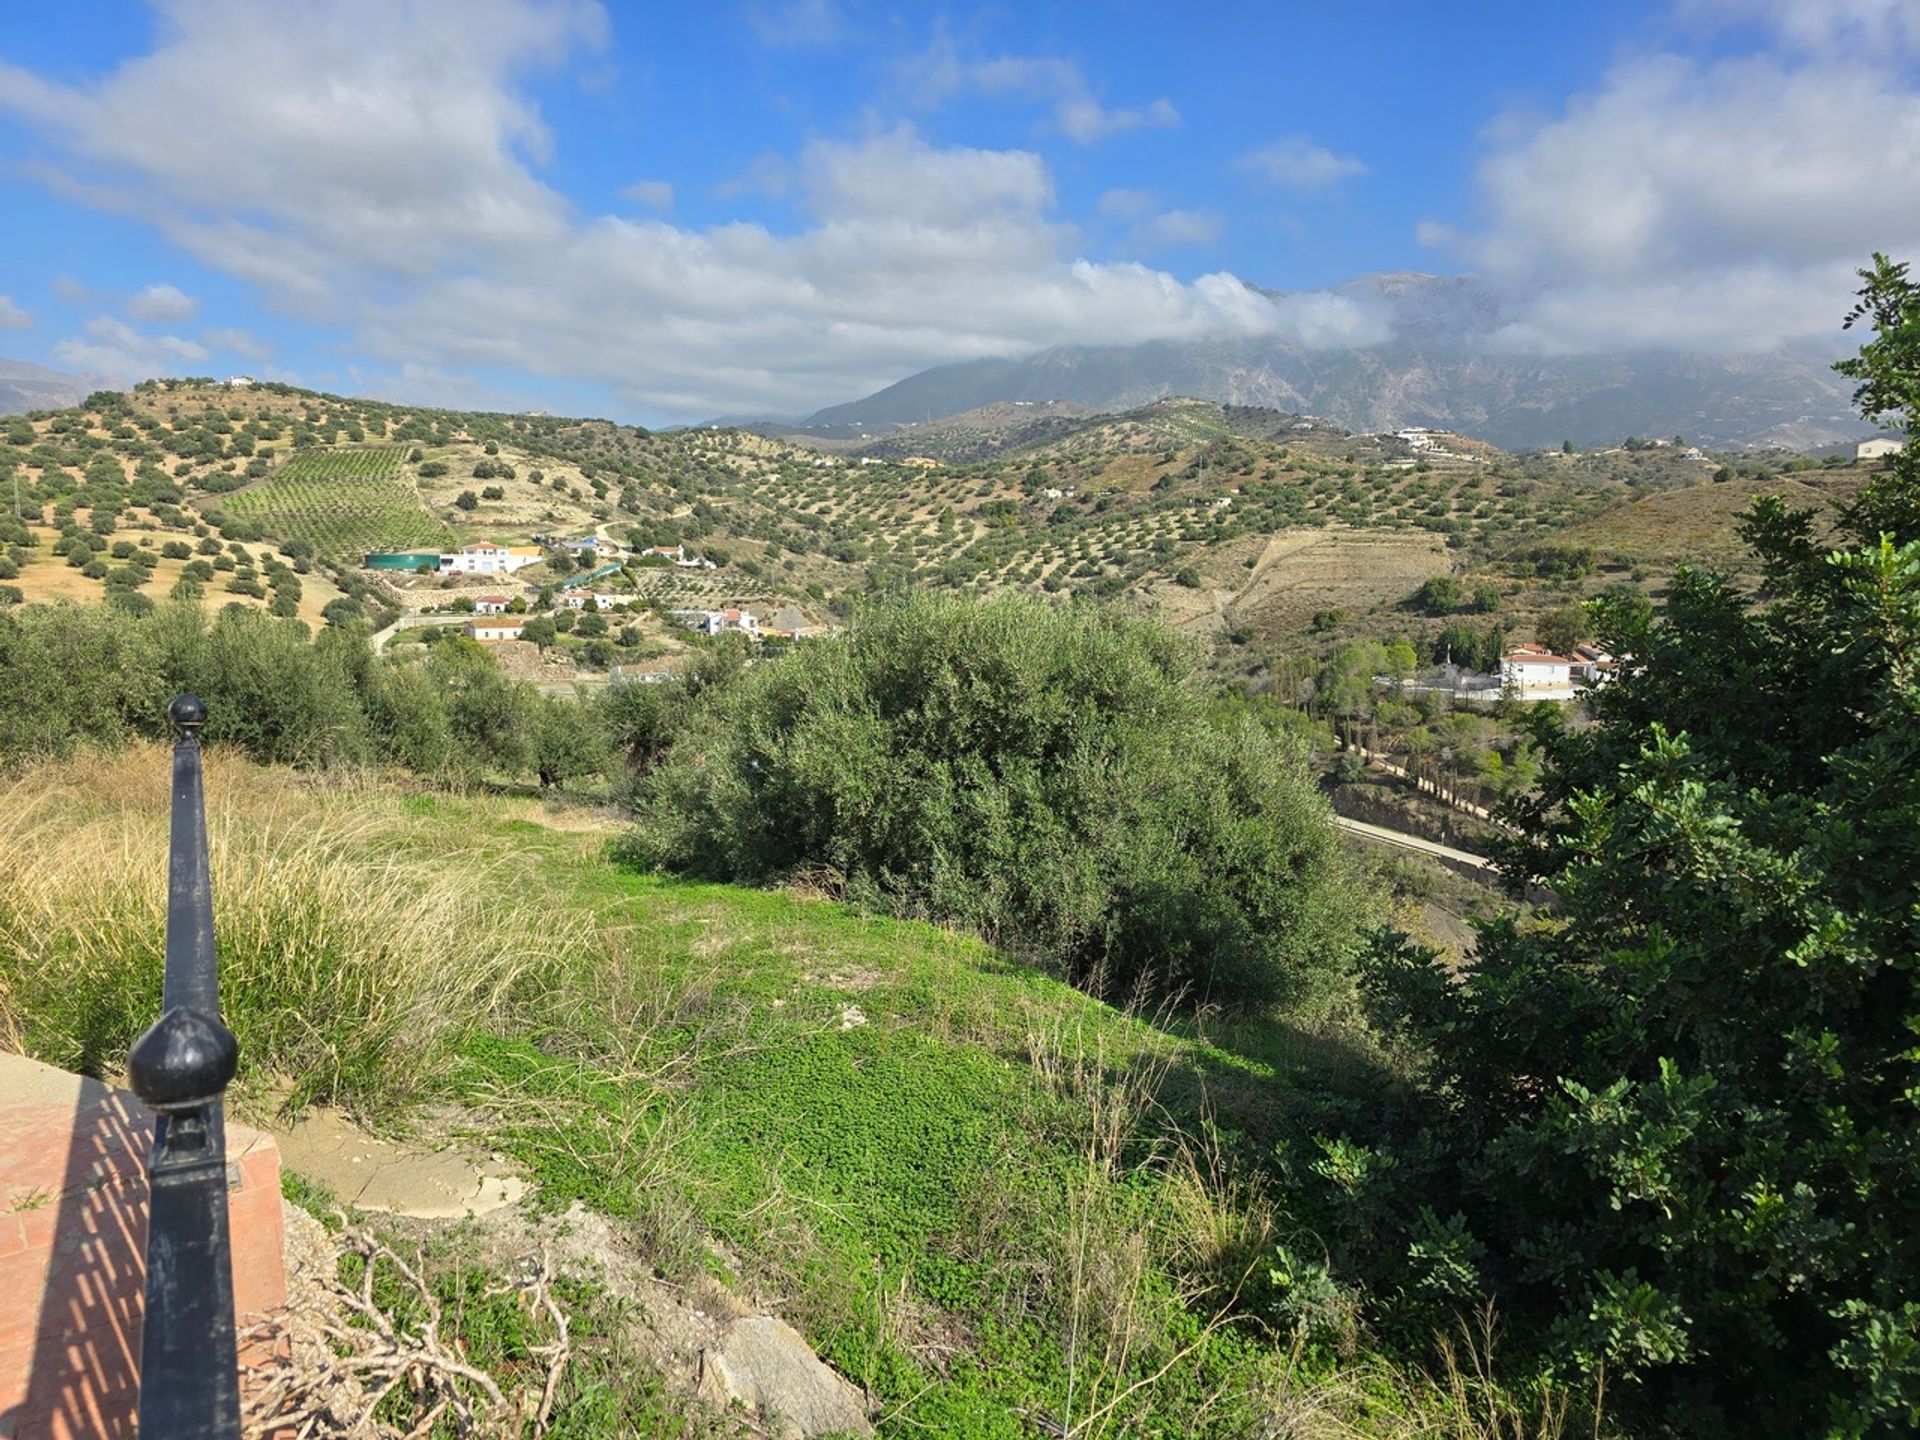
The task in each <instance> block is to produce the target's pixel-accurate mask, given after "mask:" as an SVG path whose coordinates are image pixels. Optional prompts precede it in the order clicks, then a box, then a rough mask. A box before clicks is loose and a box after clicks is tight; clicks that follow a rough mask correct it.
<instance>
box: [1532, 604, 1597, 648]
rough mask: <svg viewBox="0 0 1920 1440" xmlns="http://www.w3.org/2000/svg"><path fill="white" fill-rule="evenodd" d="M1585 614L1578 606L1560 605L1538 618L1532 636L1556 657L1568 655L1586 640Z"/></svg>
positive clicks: (1586, 622) (1586, 623) (1586, 625)
mask: <svg viewBox="0 0 1920 1440" xmlns="http://www.w3.org/2000/svg"><path fill="white" fill-rule="evenodd" d="M1587 632H1588V621H1587V612H1586V611H1585V610H1583V609H1581V608H1580V607H1579V606H1578V605H1561V606H1559V607H1557V608H1556V609H1552V610H1549V611H1548V612H1547V613H1546V614H1544V615H1542V616H1541V617H1540V623H1539V624H1537V625H1535V626H1534V636H1535V638H1536V639H1538V640H1539V642H1540V643H1541V644H1542V645H1544V646H1546V647H1547V649H1549V650H1551V651H1552V652H1553V653H1554V654H1556V655H1568V654H1571V653H1572V652H1573V647H1574V646H1576V645H1578V644H1579V643H1580V642H1581V641H1582V640H1584V639H1586V638H1587Z"/></svg>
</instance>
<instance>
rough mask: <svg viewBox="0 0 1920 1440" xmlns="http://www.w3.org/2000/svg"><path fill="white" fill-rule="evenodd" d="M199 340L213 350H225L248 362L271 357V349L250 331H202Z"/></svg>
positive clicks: (233, 329)
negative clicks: (242, 357)
mask: <svg viewBox="0 0 1920 1440" xmlns="http://www.w3.org/2000/svg"><path fill="white" fill-rule="evenodd" d="M200 338H201V339H202V340H203V341H205V342H206V343H207V344H208V345H209V346H211V347H212V348H213V349H215V350H225V351H227V352H229V353H230V354H234V355H241V356H244V357H245V358H247V359H248V360H266V359H270V358H271V357H272V355H273V347H272V346H271V345H269V344H267V342H266V341H264V340H262V339H261V338H260V337H259V336H257V335H255V334H254V333H253V332H252V331H250V330H241V329H238V328H235V327H224V328H215V329H211V330H202V331H201V332H200Z"/></svg>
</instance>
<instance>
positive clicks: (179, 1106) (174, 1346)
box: [127, 695, 240, 1440]
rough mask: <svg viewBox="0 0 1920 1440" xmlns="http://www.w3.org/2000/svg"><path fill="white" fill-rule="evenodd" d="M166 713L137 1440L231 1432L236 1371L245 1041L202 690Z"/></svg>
mask: <svg viewBox="0 0 1920 1440" xmlns="http://www.w3.org/2000/svg"><path fill="white" fill-rule="evenodd" d="M167 715H168V718H169V719H171V720H172V721H173V723H174V724H175V725H176V726H178V727H179V730H180V738H179V740H178V742H177V743H176V744H175V745H174V748H173V815H172V824H173V831H172V837H171V843H170V849H169V853H168V859H167V950H166V977H165V979H164V981H163V982H162V986H161V996H160V1018H159V1020H157V1021H156V1022H155V1023H154V1025H153V1027H152V1028H151V1029H149V1030H148V1031H147V1032H146V1033H145V1034H144V1035H142V1036H141V1037H140V1038H139V1039H138V1040H136V1041H135V1042H134V1043H133V1048H132V1049H131V1050H130V1051H129V1052H128V1054H127V1077H128V1080H129V1082H130V1083H131V1085H132V1087H133V1092H134V1094H136V1095H138V1096H139V1097H140V1098H141V1100H143V1101H145V1102H146V1103H147V1104H148V1105H149V1106H151V1107H152V1108H153V1110H154V1111H155V1112H156V1114H157V1119H156V1120H155V1122H154V1130H153V1157H152V1160H151V1161H150V1162H149V1165H148V1173H149V1177H150V1180H151V1189H150V1198H149V1202H148V1211H147V1299H146V1312H145V1319H144V1321H143V1323H142V1327H141V1340H140V1430H139V1433H140V1435H141V1437H142V1440H187V1437H192V1440H200V1437H207V1440H238V1436H239V1434H240V1376H239V1358H238V1353H237V1345H236V1341H235V1334H234V1318H233V1252H232V1246H231V1244H230V1243H229V1236H228V1231H227V1154H226V1126H225V1123H224V1111H223V1106H222V1102H221V1097H222V1096H223V1095H224V1094H225V1093H226V1088H227V1082H228V1081H229V1080H231V1079H232V1078H233V1072H234V1067H235V1065H236V1064H237V1063H238V1061H239V1058H240V1047H239V1043H238V1042H237V1041H236V1040H235V1039H234V1036H233V1032H232V1031H231V1030H229V1029H227V1027H226V1026H225V1025H223V1024H221V1023H220V976H219V971H218V969H217V967H216V964H215V960H214V949H213V892H212V885H211V881H210V878H209V875H208V868H207V814H206V802H205V798H204V795H203V792H202V780H201V761H200V727H201V726H202V725H203V724H205V723H206V719H207V707H206V706H205V705H204V704H202V703H201V701H200V699H199V697H198V696H195V695H182V696H179V697H178V698H177V699H175V700H174V702H173V704H172V705H170V706H169V707H168V708H167Z"/></svg>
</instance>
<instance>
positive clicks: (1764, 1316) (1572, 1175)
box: [1359, 259, 1920, 1437]
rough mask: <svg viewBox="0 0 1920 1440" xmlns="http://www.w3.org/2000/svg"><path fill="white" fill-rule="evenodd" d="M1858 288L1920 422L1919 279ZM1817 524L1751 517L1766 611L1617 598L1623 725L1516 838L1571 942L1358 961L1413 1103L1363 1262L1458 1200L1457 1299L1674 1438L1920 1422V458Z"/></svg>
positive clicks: (1701, 577) (1548, 774)
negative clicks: (1836, 543)
mask: <svg viewBox="0 0 1920 1440" xmlns="http://www.w3.org/2000/svg"><path fill="white" fill-rule="evenodd" d="M1867 276H1868V282H1869V283H1868V289H1867V292H1866V297H1865V298H1866V299H1867V301H1868V303H1867V304H1866V305H1863V307H1862V312H1863V313H1864V314H1866V315H1870V316H1871V317H1872V318H1873V321H1874V323H1875V328H1876V329H1877V330H1878V332H1879V335H1878V337H1877V338H1876V339H1875V340H1873V341H1870V342H1868V344H1867V346H1866V347H1865V348H1864V350H1863V351H1862V355H1861V359H1860V360H1859V361H1857V362H1848V363H1847V365H1843V366H1842V367H1841V368H1842V369H1843V370H1846V371H1847V373H1849V374H1850V375H1851V376H1852V377H1853V378H1855V379H1856V380H1863V381H1866V382H1867V383H1866V384H1865V385H1864V386H1863V388H1862V391H1861V394H1860V396H1859V398H1860V400H1861V403H1862V407H1863V409H1864V410H1866V412H1867V413H1868V414H1875V413H1879V412H1885V411H1896V412H1898V411H1909V410H1910V407H1911V406H1912V405H1913V404H1914V397H1915V395H1916V394H1920V389H1916V386H1915V379H1916V376H1920V353H1916V347H1915V344H1914V339H1913V337H1914V336H1916V335H1920V289H1916V288H1915V287H1912V286H1911V285H1909V284H1908V282H1907V281H1906V277H1905V272H1904V270H1902V269H1900V268H1899V267H1894V266H1891V265H1890V264H1888V263H1887V262H1885V261H1883V260H1878V259H1877V260H1876V267H1875V269H1874V270H1873V271H1870V272H1867ZM1856 318H1857V317H1856ZM1876 387H1878V388H1876ZM1911 418H1912V417H1911V415H1910V413H1909V415H1908V419H1909V421H1910V420H1911ZM1823 529H1824V525H1823V522H1822V521H1821V520H1819V519H1818V518H1816V516H1815V515H1814V514H1813V513H1812V512H1806V513H1797V514H1796V513H1793V512H1790V511H1788V510H1787V508H1786V506H1785V505H1784V504H1783V503H1782V502H1781V501H1779V500H1778V499H1777V498H1776V499H1768V500H1762V501H1760V502H1758V503H1757V504H1756V505H1755V506H1754V508H1753V510H1752V512H1751V513H1750V515H1749V518H1748V520H1747V521H1746V523H1745V524H1744V526H1743V532H1744V534H1745V535H1746V537H1747V538H1748V539H1749V540H1750V541H1751V542H1752V544H1753V546H1754V549H1755V551H1756V552H1757V554H1758V556H1759V558H1760V560H1761V563H1762V566H1763V568H1764V570H1765V574H1766V590H1765V592H1763V593H1766V594H1768V595H1769V596H1770V598H1769V600H1768V601H1767V603H1765V604H1763V605H1761V606H1760V607H1758V608H1756V607H1755V606H1754V605H1753V604H1752V601H1751V597H1750V596H1749V595H1748V594H1746V593H1745V592H1744V591H1743V589H1742V587H1739V586H1737V585H1735V584H1733V583H1731V582H1729V581H1727V580H1725V579H1723V578H1721V577H1718V576H1715V575H1711V574H1702V573H1698V572H1694V571H1690V570H1686V569H1682V570H1681V572H1680V574H1679V575H1678V576H1677V577H1676V580H1675V582H1674V585H1673V589H1672V591H1671V593H1670V595H1669V597H1668V601H1667V606H1666V612H1665V616H1664V618H1662V619H1661V620H1659V621H1654V620H1652V619H1650V618H1649V616H1648V614H1647V611H1646V609H1645V608H1644V607H1642V606H1636V605H1634V604H1633V603H1632V597H1628V596H1623V597H1614V598H1609V599H1605V600H1603V601H1601V602H1599V604H1598V605H1597V606H1596V607H1595V609H1596V616H1597V619H1598V621H1599V626H1598V629H1599V633H1600V636H1601V639H1602V641H1603V643H1605V644H1607V646H1608V648H1610V649H1613V650H1614V651H1615V652H1616V653H1622V654H1632V655H1633V656H1635V658H1636V661H1637V662H1638V666H1637V667H1636V668H1635V669H1634V670H1632V671H1630V672H1629V673H1625V674H1623V675H1621V676H1620V677H1619V678H1618V679H1617V680H1616V681H1615V682H1614V683H1612V684H1609V685H1607V686H1604V687H1602V688H1601V689H1600V690H1599V691H1598V692H1596V694H1595V696H1594V698H1593V700H1592V705H1593V707H1594V710H1595V712H1596V715H1597V717H1598V719H1599V721H1600V723H1599V724H1597V725H1593V726H1590V727H1584V728H1582V729H1580V730H1578V731H1573V730H1563V729H1562V728H1561V726H1560V724H1559V722H1558V721H1557V720H1556V719H1555V718H1554V717H1553V716H1552V715H1551V714H1547V713H1543V714H1542V715H1541V716H1539V717H1538V718H1537V719H1536V722H1535V723H1536V734H1537V736H1538V738H1539V740H1540V742H1541V745H1542V748H1543V749H1544V751H1545V755H1546V762H1547V763H1546V769H1545V773H1544V775H1543V778H1542V782H1541V786H1540V793H1539V794H1538V795H1537V796H1536V797H1534V798H1533V799H1532V800H1531V801H1530V802H1528V803H1526V804H1525V805H1523V806H1520V807H1518V810H1519V818H1521V819H1522V820H1523V821H1524V822H1525V830H1526V834H1525V836H1524V838H1522V839H1520V840H1517V841H1515V842H1513V843H1512V844H1511V845H1510V846H1509V847H1508V853H1507V859H1508V862H1509V865H1510V867H1511V869H1512V871H1513V873H1514V875H1515V878H1516V879H1528V880H1532V881H1534V882H1537V883H1540V884H1545V885H1550V886H1551V887H1552V888H1553V890H1554V891H1555V893H1556V895H1557V897H1558V904H1557V908H1558V911H1559V913H1558V914H1557V915H1556V916H1555V919H1554V922H1553V923H1552V924H1551V925H1550V926H1546V927H1533V926H1526V925H1521V924H1519V923H1516V922H1515V921H1513V920H1510V919H1509V920H1506V921H1502V922H1500V923H1497V924H1495V925H1492V926H1489V927H1487V928H1485V929H1483V930H1482V931H1481V934H1480V939H1479V943H1478V946H1477V956H1476V959H1475V962H1474V964H1473V966H1472V967H1471V968H1470V969H1468V970H1466V971H1464V972H1461V973H1458V974H1455V973H1452V972H1449V971H1447V970H1444V969H1443V968H1442V967H1440V966H1439V965H1437V964H1435V963H1432V962H1431V958H1430V957H1425V956H1422V955H1421V954H1419V953H1418V952H1416V951H1414V950H1413V949H1412V948H1411V947H1410V946H1409V945H1407V944H1406V943H1405V941H1404V937H1400V938H1398V939H1390V940H1386V941H1383V943H1382V944H1381V946H1380V948H1379V950H1378V952H1377V954H1376V956H1375V957H1374V959H1373V961H1372V962H1371V963H1370V965H1369V967H1368V968H1369V975H1370V980H1369V984H1368V989H1369V992H1370V994H1371V997H1372V1000H1373V1003H1374V1005H1375V1007H1376V1010H1377V1013H1378V1015H1379V1016H1380V1018H1381V1020H1382V1021H1383V1023H1384V1024H1385V1026H1386V1027H1387V1028H1388V1029H1390V1030H1398V1031H1400V1032H1401V1033H1402V1034H1403V1035H1404V1037H1405V1038H1406V1039H1408V1040H1410V1041H1411V1042H1413V1045H1412V1048H1411V1050H1410V1055H1411V1056H1412V1058H1413V1064H1414V1065H1415V1067H1416V1070H1417V1071H1418V1077H1419V1085H1418V1099H1419V1104H1417V1105H1416V1106H1414V1107H1412V1108H1410V1109H1408V1110H1406V1111H1403V1112H1402V1113H1401V1114H1400V1115H1399V1116H1398V1117H1397V1118H1398V1121H1399V1123H1398V1124H1397V1125H1395V1126H1394V1127H1393V1130H1392V1131H1390V1132H1389V1134H1388V1135H1386V1136H1384V1137H1383V1138H1382V1144H1381V1145H1380V1146H1379V1147H1376V1153H1386V1152H1388V1151H1391V1153H1393V1154H1397V1155H1398V1156H1401V1157H1403V1161H1402V1166H1401V1169H1402V1174H1401V1176H1400V1185H1401V1186H1402V1187H1403V1193H1402V1195H1401V1196H1400V1204H1399V1206H1398V1209H1399V1212H1400V1213H1399V1216H1398V1221H1399V1234H1398V1236H1397V1237H1396V1236H1395V1235H1394V1234H1393V1233H1392V1230H1393V1227H1392V1226H1391V1225H1389V1224H1387V1223H1385V1222H1386V1220H1387V1212H1386V1209H1385V1208H1382V1209H1380V1210H1376V1211H1375V1213H1374V1216H1373V1222H1374V1223H1373V1224H1372V1225H1371V1227H1370V1233H1369V1234H1368V1235H1367V1237H1366V1239H1365V1242H1364V1245H1365V1249H1366V1250H1367V1251H1368V1252H1370V1253H1372V1254H1376V1255H1379V1256H1382V1257H1385V1256H1390V1255H1391V1256H1396V1257H1397V1256H1398V1255H1400V1254H1403V1253H1407V1252H1405V1251H1403V1250H1401V1249H1400V1248H1399V1247H1400V1244H1401V1243H1403V1242H1405V1241H1406V1240H1408V1239H1409V1238H1410V1237H1411V1236H1412V1234H1413V1232H1414V1230H1415V1228H1416V1227H1415V1223H1414V1212H1416V1210H1417V1209H1420V1208H1428V1207H1430V1210H1429V1213H1430V1214H1439V1215H1445V1214H1447V1213H1449V1212H1453V1214H1454V1217H1455V1219H1454V1221H1453V1223H1452V1224H1451V1225H1450V1226H1449V1227H1448V1228H1449V1230H1450V1231H1451V1233H1452V1234H1453V1235H1454V1236H1455V1237H1457V1239H1458V1240H1459V1241H1460V1242H1461V1244H1462V1245H1463V1246H1466V1247H1467V1248H1472V1247H1471V1245H1470V1244H1469V1242H1472V1241H1473V1238H1474V1237H1475V1236H1477V1237H1478V1239H1479V1242H1481V1243H1483V1244H1484V1245H1485V1250H1484V1252H1483V1258H1482V1260H1481V1261H1480V1262H1479V1263H1478V1264H1477V1266H1476V1267H1475V1268H1476V1269H1477V1271H1478V1273H1477V1274H1475V1275H1473V1276H1472V1277H1471V1279H1470V1281H1469V1282H1468V1284H1467V1285H1466V1287H1465V1289H1466V1291H1467V1292H1468V1294H1467V1295H1463V1296H1462V1297H1461V1298H1464V1299H1471V1298H1474V1297H1475V1296H1477V1295H1479V1294H1481V1293H1484V1294H1486V1295H1487V1296H1489V1297H1490V1298H1492V1299H1493V1300H1494V1301H1495V1302H1497V1303H1498V1305H1499V1307H1500V1310H1501V1313H1502V1315H1503V1316H1505V1317H1506V1319H1507V1321H1508V1322H1509V1324H1510V1325H1512V1326H1514V1329H1513V1330H1510V1332H1509V1333H1510V1335H1519V1336H1524V1337H1526V1340H1527V1343H1528V1344H1529V1345H1530V1346H1531V1347H1533V1348H1534V1349H1535V1350H1536V1351H1537V1352H1545V1353H1544V1357H1543V1358H1545V1359H1547V1360H1548V1361H1549V1362H1550V1363H1552V1364H1555V1365H1557V1366H1559V1367H1561V1368H1564V1369H1573V1368H1580V1369H1585V1370H1587V1371H1588V1372H1590V1373H1598V1372H1601V1371H1603V1370H1604V1373H1605V1374H1606V1376H1607V1378H1608V1383H1609V1393H1610V1394H1612V1393H1617V1392H1622V1391H1624V1392H1625V1393H1626V1394H1628V1395H1631V1396H1633V1397H1634V1399H1633V1402H1632V1403H1633V1404H1634V1405H1635V1406H1636V1408H1639V1409H1642V1410H1644V1411H1650V1412H1652V1415H1651V1417H1650V1420H1651V1423H1649V1424H1647V1425H1646V1426H1645V1427H1644V1433H1649V1434H1651V1433H1660V1434H1670V1435H1706V1434H1723V1435H1822V1436H1834V1437H1838V1436H1847V1437H1893V1436H1905V1435H1911V1434H1913V1433H1914V1428H1915V1424H1916V1421H1920V1300H1916V1298H1915V1297H1916V1296H1920V1241H1917V1240H1916V1236H1920V1166H1917V1165H1916V1164H1915V1163H1914V1159H1915V1155H1916V1153H1920V1149H1917V1147H1920V1119H1916V1109H1915V1097H1916V1093H1920V1092H1916V1088H1915V1075H1916V1070H1915V1065H1916V1058H1917V1055H1916V1051H1915V1049H1914V1035H1915V1027H1916V1024H1917V1023H1920V1020H1917V1019H1916V1017H1920V971H1916V968H1915V965H1914V957H1915V955H1916V954H1920V829H1916V827H1915V825H1914V823H1913V817H1914V816H1915V814H1916V813H1920V767H1916V765H1915V764H1914V756H1915V754H1916V753H1920V751H1917V749H1916V747H1920V673H1917V672H1916V668H1915V665H1914V653H1915V637H1916V636H1917V635H1920V464H1916V463H1914V462H1907V463H1905V464H1904V465H1902V466H1899V467H1897V468H1896V469H1895V470H1894V471H1892V472H1889V473H1888V474H1887V476H1886V483H1885V485H1884V486H1881V487H1879V488H1877V489H1873V488H1870V489H1869V490H1867V491H1864V492H1863V493H1862V494H1861V496H1860V497H1859V498H1858V499H1857V500H1856V501H1855V502H1853V504H1852V505H1851V506H1850V507H1849V508H1848V510H1847V511H1846V512H1845V513H1844V514H1843V517H1842V522H1841V530H1840V533H1841V535H1842V536H1843V537H1845V541H1846V542H1847V543H1848V544H1849V545H1850V546H1851V547H1852V548H1848V549H1842V550H1839V551H1833V552H1828V551H1826V550H1824V549H1823V548H1822V547H1821V546H1820V545H1819V544H1818V543H1817V541H1816V539H1815V537H1816V536H1817V535H1819V534H1821V533H1822V531H1823ZM1359 1263H1363V1264H1364V1263H1365V1261H1364V1259H1363V1258H1361V1259H1360V1260H1359ZM1382 1278H1383V1279H1385V1280H1387V1281H1388V1283H1390V1284H1392V1285H1393V1286H1394V1287H1395V1288H1396V1289H1399V1288H1400V1287H1402V1286H1403V1285H1404V1276H1403V1275H1398V1274H1396V1275H1392V1276H1383V1277H1382ZM1622 1382H1624V1384H1623V1383H1622Z"/></svg>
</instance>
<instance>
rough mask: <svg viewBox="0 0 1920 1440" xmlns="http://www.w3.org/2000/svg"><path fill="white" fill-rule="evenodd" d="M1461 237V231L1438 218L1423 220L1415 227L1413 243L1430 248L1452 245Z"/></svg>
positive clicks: (1436, 248)
mask: <svg viewBox="0 0 1920 1440" xmlns="http://www.w3.org/2000/svg"><path fill="white" fill-rule="evenodd" d="M1459 238H1460V232H1459V231H1457V230H1455V229H1454V228H1453V227H1452V226H1451V225H1446V224H1443V223H1441V222H1440V221H1438V220H1422V221H1420V222H1419V223H1418V224H1416V225H1415V226H1414V227H1413V243H1414V244H1416V245H1419V246H1421V247H1423V248H1425V249H1428V250H1438V249H1440V248H1441V247H1442V246H1446V245H1451V244H1453V243H1454V242H1455V241H1456V240H1458V239H1459Z"/></svg>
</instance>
